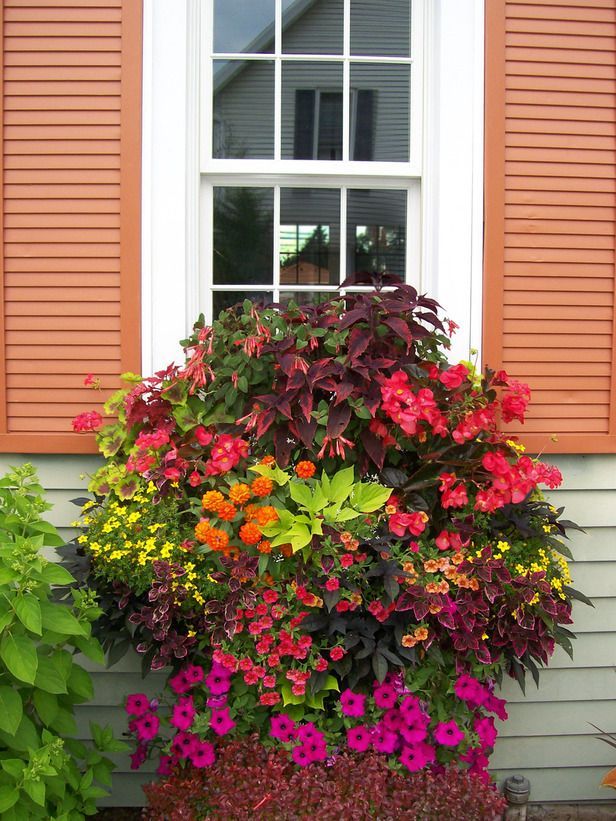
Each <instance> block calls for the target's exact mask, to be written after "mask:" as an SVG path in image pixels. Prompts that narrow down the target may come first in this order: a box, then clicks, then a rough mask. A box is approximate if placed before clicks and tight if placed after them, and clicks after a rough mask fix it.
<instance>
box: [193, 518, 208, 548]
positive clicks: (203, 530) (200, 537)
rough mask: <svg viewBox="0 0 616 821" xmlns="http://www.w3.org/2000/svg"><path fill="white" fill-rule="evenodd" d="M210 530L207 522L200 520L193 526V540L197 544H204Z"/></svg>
mask: <svg viewBox="0 0 616 821" xmlns="http://www.w3.org/2000/svg"><path fill="white" fill-rule="evenodd" d="M211 529H212V528H211V527H210V523H209V522H208V520H207V519H201V521H200V522H198V523H197V524H196V525H195V539H196V540H197V541H198V542H201V544H206V543H207V537H208V533H209V532H210V530H211Z"/></svg>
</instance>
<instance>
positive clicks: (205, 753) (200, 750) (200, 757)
mask: <svg viewBox="0 0 616 821" xmlns="http://www.w3.org/2000/svg"><path fill="white" fill-rule="evenodd" d="M189 758H190V761H191V763H192V764H193V766H195V767H199V768H200V769H201V768H203V767H211V766H212V764H213V763H214V762H215V761H216V754H215V752H214V747H213V746H212V745H211V744H210V743H209V741H198V742H197V743H196V744H195V746H194V748H193V750H192V751H191V753H190V755H189Z"/></svg>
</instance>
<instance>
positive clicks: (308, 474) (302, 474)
mask: <svg viewBox="0 0 616 821" xmlns="http://www.w3.org/2000/svg"><path fill="white" fill-rule="evenodd" d="M295 472H296V473H297V475H298V476H299V478H300V479H310V478H312V477H313V476H314V474H315V473H316V472H317V469H316V466H315V465H314V464H313V463H312V462H309V461H308V460H307V459H305V460H304V461H303V462H298V463H297V465H296V466H295Z"/></svg>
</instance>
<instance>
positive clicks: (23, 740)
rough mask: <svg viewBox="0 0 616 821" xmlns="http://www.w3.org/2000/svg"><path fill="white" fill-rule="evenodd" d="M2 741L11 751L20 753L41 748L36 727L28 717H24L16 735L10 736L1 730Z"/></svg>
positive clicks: (0, 737) (0, 739)
mask: <svg viewBox="0 0 616 821" xmlns="http://www.w3.org/2000/svg"><path fill="white" fill-rule="evenodd" d="M0 741H2V742H4V744H5V746H6V747H8V749H9V750H17V751H18V752H20V753H21V752H23V753H27V752H28V751H29V750H37V749H38V748H39V747H40V746H41V743H40V738H39V734H38V732H37V730H36V727H35V726H34V724H33V722H32V721H31V720H30V719H29V718H28V716H26V715H24V716H22V718H21V721H20V722H19V727H18V728H17V732H16V733H14V734H12V735H9V734H8V733H5V732H4V730H0Z"/></svg>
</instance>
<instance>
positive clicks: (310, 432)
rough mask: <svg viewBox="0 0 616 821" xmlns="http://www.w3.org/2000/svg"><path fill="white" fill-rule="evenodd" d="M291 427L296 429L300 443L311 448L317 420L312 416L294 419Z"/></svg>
mask: <svg viewBox="0 0 616 821" xmlns="http://www.w3.org/2000/svg"><path fill="white" fill-rule="evenodd" d="M293 427H294V428H295V430H296V431H297V435H298V436H299V438H300V439H301V441H302V444H303V445H304V446H305V447H307V448H312V446H313V445H314V435H315V433H316V430H317V420H316V419H313V418H312V417H311V418H310V419H301V418H300V419H295V420H294V425H293Z"/></svg>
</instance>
